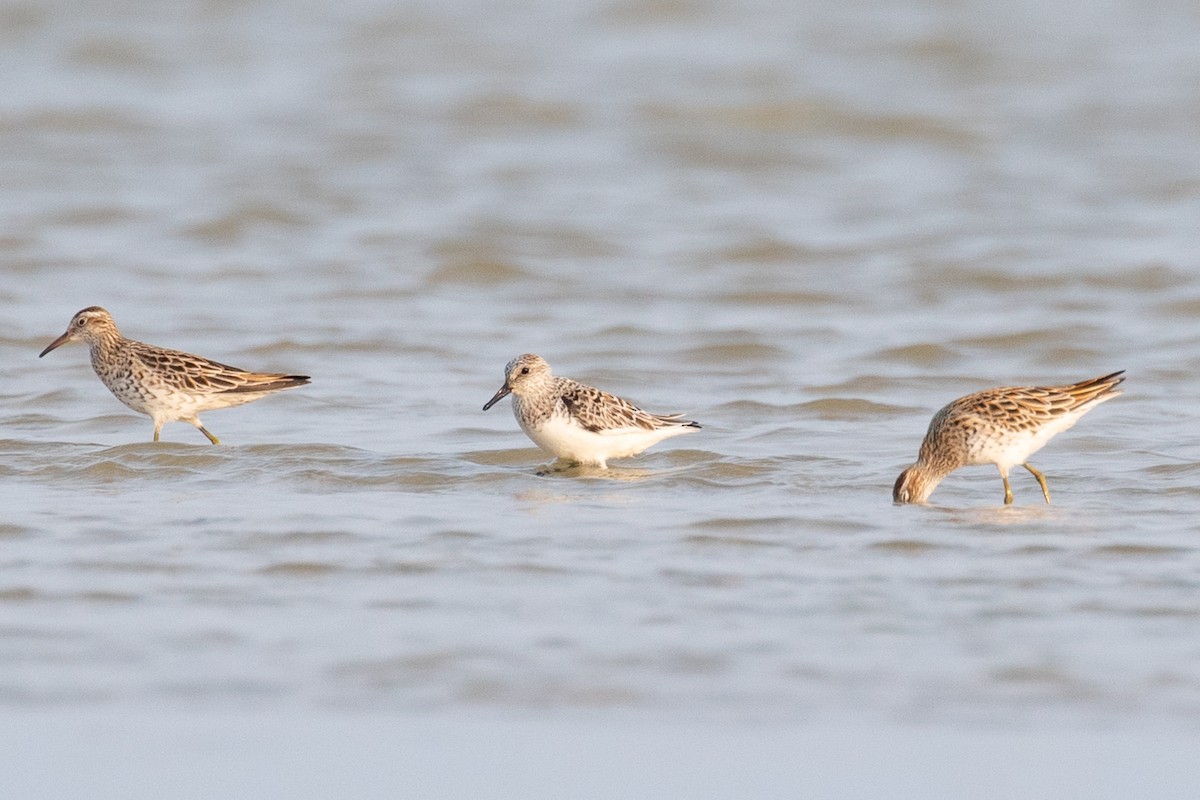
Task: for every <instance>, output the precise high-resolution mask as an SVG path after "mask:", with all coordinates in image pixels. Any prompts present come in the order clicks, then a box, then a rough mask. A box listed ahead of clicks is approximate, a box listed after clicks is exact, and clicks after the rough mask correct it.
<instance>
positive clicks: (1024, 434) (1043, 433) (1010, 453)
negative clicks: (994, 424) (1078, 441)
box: [967, 409, 1086, 470]
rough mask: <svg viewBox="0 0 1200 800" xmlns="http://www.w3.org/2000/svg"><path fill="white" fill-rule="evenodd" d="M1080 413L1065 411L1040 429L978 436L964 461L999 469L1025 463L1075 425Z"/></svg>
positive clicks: (971, 464) (969, 463)
mask: <svg viewBox="0 0 1200 800" xmlns="http://www.w3.org/2000/svg"><path fill="white" fill-rule="evenodd" d="M1085 410H1086V409H1085ZM1081 416H1083V412H1080V413H1072V414H1065V415H1063V416H1062V417H1059V418H1057V419H1054V420H1052V421H1050V422H1048V423H1047V424H1045V425H1043V426H1042V427H1040V428H1036V429H1031V430H1027V431H1005V432H1003V433H998V434H995V435H993V436H989V437H986V438H984V437H980V438H978V439H977V440H976V441H975V442H974V443H973V444H972V446H971V448H970V450H969V451H968V453H967V464H968V465H969V466H975V465H980V464H995V465H997V466H999V467H1000V468H1001V469H1002V470H1007V469H1009V468H1010V467H1014V466H1017V465H1018V464H1024V463H1025V462H1026V461H1028V460H1029V458H1030V456H1032V455H1033V454H1034V453H1036V452H1037V451H1038V450H1041V449H1042V448H1043V447H1045V446H1046V443H1047V442H1049V441H1050V440H1051V439H1053V438H1054V437H1055V436H1057V435H1058V434H1060V433H1062V432H1063V431H1065V430H1066V429H1067V428H1070V427H1071V426H1072V425H1074V424H1075V423H1076V422H1077V421H1078V420H1079V418H1080V417H1081Z"/></svg>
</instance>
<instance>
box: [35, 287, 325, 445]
mask: <svg viewBox="0 0 1200 800" xmlns="http://www.w3.org/2000/svg"><path fill="white" fill-rule="evenodd" d="M80 341H81V342H86V343H87V346H88V349H89V350H90V351H91V357H92V369H94V370H95V371H96V375H97V377H99V378H100V380H101V382H103V383H104V385H105V386H107V387H108V390H109V391H110V392H112V393H113V395H114V396H115V397H116V398H117V399H118V400H120V401H121V402H122V403H124V404H125V405H127V406H129V407H130V408H132V409H133V410H134V411H137V412H140V413H142V414H145V415H147V416H148V417H150V419H152V420H154V441H156V442H157V441H158V435H159V432H160V431H161V430H162V426H163V424H164V423H167V422H174V421H176V420H178V421H180V422H187V423H190V424H192V425H195V426H196V427H197V428H199V429H200V432H201V433H203V434H204V435H205V436H207V437H208V440H209V441H210V442H212V443H213V444H220V443H221V442H220V440H219V439H217V437H216V436H213V435H212V434H211V433H209V431H208V429H207V428H205V427H204V426H203V425H201V424H200V417H199V416H198V415H199V414H200V413H202V412H204V411H215V410H216V409H219V408H229V407H230V406H240V405H241V404H243V403H249V402H251V401H253V400H258V399H259V398H262V397H266V396H267V395H268V394H271V393H273V392H277V391H279V390H281V389H291V388H292V387H294V386H303V385H304V384H306V383H308V381H309V377H308V376H307V375H285V374H282V373H274V372H247V371H246V370H243V369H238V368H237V367H231V366H229V365H227V364H221V363H219V362H216V361H210V360H209V359H207V358H202V357H201V356H194V355H192V354H191V353H184V352H181V351H179V350H168V349H167V348H165V347H155V346H154V345H152V344H145V343H143V342H136V341H134V340H133V339H126V338H125V337H124V336H122V335H121V332H120V331H119V330H117V325H116V323H115V322H113V318H112V315H111V314H109V313H108V312H107V311H105V310H104V309H103V308H100V307H99V306H91V307H89V308H85V309H83V310H82V311H80V312H78V313H77V314H75V316H74V317H72V318H71V323H70V324H69V325H67V330H66V333H64V334H63V335H62V336H59V337H58V338H57V339H55V340H54V341H53V342H51V343H50V345H49V346H48V347H47V348H46V349H45V350H43V351H42V352H41V353H40V354H39V355H38V358H41V357H42V356H44V355H46V353H49V352H50V351H51V350H54V349H55V348H57V347H61V346H62V345H64V344H67V343H68V342H80Z"/></svg>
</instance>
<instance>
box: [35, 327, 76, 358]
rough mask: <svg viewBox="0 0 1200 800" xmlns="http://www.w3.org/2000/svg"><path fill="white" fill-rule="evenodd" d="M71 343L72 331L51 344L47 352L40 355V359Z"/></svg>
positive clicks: (44, 351)
mask: <svg viewBox="0 0 1200 800" xmlns="http://www.w3.org/2000/svg"><path fill="white" fill-rule="evenodd" d="M69 341H71V333H70V331H68V332H67V333H64V334H63V335H62V336H60V337H58V338H57V339H55V340H54V341H53V342H51V343H50V345H49V346H48V347H47V348H46V349H45V350H43V351H42V352H40V353H38V358H41V357H42V356H44V355H46V353H49V352H50V351H51V350H54V349H55V348H58V347H62V346H63V345H64V344H66V343H67V342H69Z"/></svg>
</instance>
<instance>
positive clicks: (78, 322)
mask: <svg viewBox="0 0 1200 800" xmlns="http://www.w3.org/2000/svg"><path fill="white" fill-rule="evenodd" d="M75 327H76V328H82V327H83V320H82V319H77V320H75Z"/></svg>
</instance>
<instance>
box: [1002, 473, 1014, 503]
mask: <svg viewBox="0 0 1200 800" xmlns="http://www.w3.org/2000/svg"><path fill="white" fill-rule="evenodd" d="M1000 480H1002V481H1004V505H1006V506H1011V505H1012V487H1011V486H1009V485H1008V476H1007V475H1004V474H1001V475H1000Z"/></svg>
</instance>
